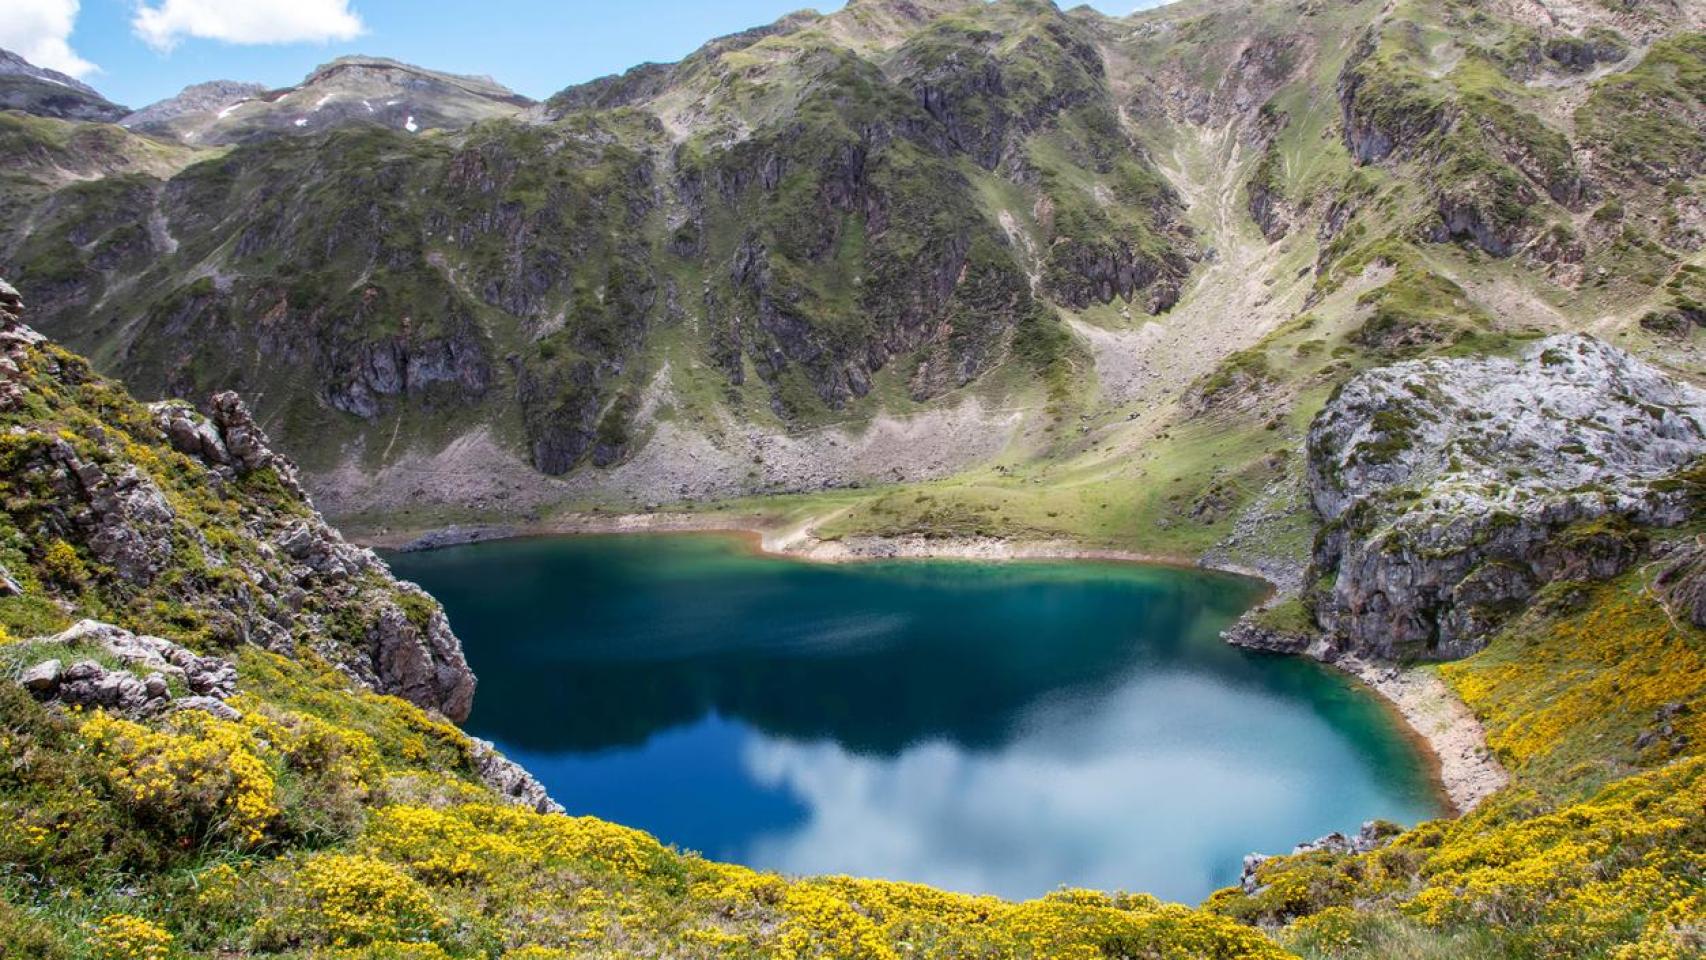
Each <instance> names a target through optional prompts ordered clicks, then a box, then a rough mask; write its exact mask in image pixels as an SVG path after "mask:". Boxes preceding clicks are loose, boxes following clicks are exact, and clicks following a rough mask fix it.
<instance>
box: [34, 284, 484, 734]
mask: <svg viewBox="0 0 1706 960" xmlns="http://www.w3.org/2000/svg"><path fill="white" fill-rule="evenodd" d="M21 313H22V304H21V302H20V300H19V298H18V295H17V293H16V291H14V290H12V288H10V287H9V286H6V285H5V284H4V283H0V410H3V411H6V412H8V413H11V414H13V416H14V418H15V419H14V420H13V421H12V422H13V423H14V425H13V426H11V427H10V428H9V434H8V436H9V440H10V442H11V444H12V446H11V451H12V452H11V455H10V457H9V459H8V461H7V464H6V472H5V474H4V476H3V477H0V479H3V480H4V482H5V483H6V484H8V490H9V491H10V492H11V493H10V498H9V500H8V513H9V518H10V520H11V522H12V523H14V524H15V525H16V526H17V527H18V528H19V529H20V530H21V531H24V532H25V533H26V535H27V536H28V537H30V538H31V540H32V542H35V543H38V544H41V545H43V546H45V545H47V544H51V543H55V542H58V543H59V544H60V546H61V547H62V548H64V549H65V550H66V551H68V552H69V553H71V554H74V555H75V558H76V559H75V560H74V561H67V563H69V564H70V566H69V567H67V570H68V571H69V572H67V573H65V574H63V575H62V576H63V577H66V578H69V579H70V580H71V581H72V585H73V586H75V587H77V588H79V589H81V588H83V587H85V586H88V585H98V586H99V587H100V589H102V590H104V591H109V592H110V594H111V597H112V602H114V603H115V604H117V605H121V606H123V605H131V604H135V603H137V602H140V603H141V605H143V606H147V605H149V604H152V603H154V602H156V601H161V600H166V601H169V602H170V603H171V604H173V605H174V606H176V607H178V608H182V609H184V610H186V611H189V612H190V613H192V614H193V617H194V618H195V620H196V621H198V622H199V624H200V625H201V626H202V627H203V628H204V629H205V631H206V633H207V634H208V635H209V636H210V637H212V638H213V641H212V642H213V643H215V644H225V645H232V644H238V643H250V644H254V645H257V646H261V647H265V648H267V649H269V650H273V651H275V652H278V653H283V654H287V655H288V654H291V653H294V652H295V651H296V649H297V646H298V644H301V643H308V644H311V645H313V646H314V648H315V650H316V652H318V653H319V654H320V655H321V656H323V657H325V658H326V660H327V661H329V662H331V663H333V664H335V665H337V666H338V667H340V668H341V669H343V670H344V671H345V672H347V673H348V674H349V675H351V676H352V677H354V678H356V679H357V680H360V681H362V682H364V683H366V684H368V685H370V686H372V687H373V688H375V689H377V690H380V691H382V692H386V693H393V694H396V695H398V696H401V697H404V698H407V699H409V700H411V701H412V702H414V703H416V704H419V705H421V706H423V707H428V708H432V709H436V710H439V711H440V712H442V713H443V714H444V715H445V716H447V717H449V718H451V719H452V720H456V721H461V720H463V719H465V718H466V717H467V715H468V711H469V708H470V707H471V705H472V702H473V694H474V677H473V674H472V673H471V672H470V671H469V669H468V664H467V661H466V660H465V659H464V658H463V656H462V650H461V645H460V643H459V642H458V641H457V639H456V636H455V634H453V633H452V632H451V631H450V626H449V623H448V622H447V621H446V620H445V618H444V611H443V609H442V608H441V607H439V605H438V604H437V603H436V602H434V601H433V600H432V599H431V598H430V597H428V596H426V595H425V594H424V593H422V592H421V591H420V590H419V589H418V588H416V587H414V586H413V585H411V584H405V583H400V582H398V581H397V580H395V579H394V578H392V576H391V574H390V572H389V571H388V570H387V569H386V568H385V565H384V564H383V563H382V562H381V561H380V560H379V559H378V558H377V557H375V556H374V555H373V553H372V552H371V551H368V550H365V549H362V548H360V547H356V546H354V545H352V544H350V543H348V542H347V541H345V540H344V539H343V537H342V536H340V535H339V534H338V533H337V531H335V530H333V529H332V528H331V527H329V526H327V525H326V523H325V521H324V520H322V519H321V518H320V515H319V514H318V513H316V512H315V510H314V507H313V504H312V503H311V502H309V500H308V498H307V497H306V495H304V494H303V492H302V488H301V486H300V485H299V483H298V482H297V473H296V468H295V467H294V466H293V465H292V464H291V462H290V461H289V460H287V459H286V458H284V457H282V456H280V455H279V454H277V453H275V452H274V451H273V449H272V446H271V444H270V443H269V441H268V439H267V436H266V434H265V433H264V432H263V431H262V430H261V428H260V426H259V425H258V424H257V423H256V422H255V420H254V417H253V416H252V415H251V414H250V413H249V410H248V408H247V407H245V406H244V405H243V402H242V401H241V400H240V399H239V398H238V397H237V395H236V394H234V393H220V394H216V395H214V397H213V398H212V399H211V400H210V402H209V409H210V415H209V416H203V415H202V414H200V413H198V412H196V411H195V410H194V409H192V408H191V407H190V406H189V405H187V404H185V403H182V402H177V401H168V402H164V403H159V404H155V405H154V406H152V407H150V408H142V407H140V406H139V405H136V404H134V402H133V401H130V400H129V399H128V398H123V400H122V402H123V405H124V406H125V408H126V409H127V410H128V413H127V414H126V415H125V416H126V417H127V418H128V419H125V420H124V421H122V423H123V426H122V430H123V431H124V432H123V433H121V432H120V431H119V430H118V429H113V428H108V427H99V428H88V429H84V430H70V429H67V428H66V427H65V423H66V422H68V421H67V419H64V417H66V415H67V414H68V413H69V414H70V415H72V416H73V417H74V418H75V417H80V418H83V419H87V417H88V413H87V410H86V409H84V408H72V409H69V410H68V411H58V410H57V409H56V408H55V406H54V405H55V404H69V403H72V402H73V401H72V400H71V399H70V398H72V397H74V396H84V397H86V398H90V399H86V400H85V403H88V402H100V403H103V404H112V403H115V402H117V401H116V400H115V398H116V397H122V392H120V391H115V390H114V389H113V388H111V386H110V385H107V384H104V383H102V382H101V381H100V380H99V378H97V377H95V376H94V374H92V373H91V372H90V371H89V370H88V367H87V365H86V364H84V363H83V361H81V360H80V359H78V358H76V357H73V356H71V355H69V354H66V353H64V352H63V351H60V350H58V349H57V348H56V347H53V346H52V345H51V344H48V343H46V342H45V341H44V340H43V338H42V337H41V336H40V335H39V334H37V333H35V332H34V331H33V330H31V329H30V328H29V327H27V326H25V325H24V324H23V323H22V322H21V320H20V316H21ZM42 409H45V410H50V411H53V412H50V413H46V414H39V415H38V413H36V411H37V410H42ZM71 422H75V419H73V420H72V421H71ZM177 454H183V455H184V456H183V457H182V458H180V457H178V456H177ZM185 458H187V459H185ZM168 461H169V462H168ZM169 494H170V495H169ZM215 528H218V532H219V533H220V534H221V536H215V535H214V531H215ZM168 571H169V572H170V573H171V575H170V576H167V575H166V574H167V572H168ZM208 571H224V572H227V573H230V574H233V575H228V576H227V575H220V576H210V575H209V574H208ZM97 628H99V629H97ZM76 629H77V630H78V631H79V632H78V633H77V634H76V636H73V637H70V638H68V642H70V641H73V640H75V641H78V642H81V639H82V638H85V637H96V636H97V635H98V639H99V642H100V643H102V644H104V645H106V646H107V647H108V649H109V651H110V652H112V655H113V656H118V657H120V658H121V659H125V658H135V659H139V660H141V659H148V658H152V659H153V660H163V661H164V662H167V663H176V666H178V667H179V668H181V669H184V670H189V669H190V668H189V667H187V666H185V664H184V663H178V662H176V661H174V660H173V659H172V657H174V656H176V654H173V653H172V652H171V651H168V650H164V649H163V648H160V647H159V644H160V643H164V641H157V640H156V638H150V637H136V638H130V639H126V638H125V637H120V636H118V635H117V634H115V633H113V632H112V631H115V630H117V629H118V628H116V627H107V626H104V625H94V626H91V625H87V624H84V625H79V627H78V628H76ZM127 636H128V635H127ZM160 669H161V670H162V671H164V670H165V668H164V667H162V668H160ZM66 673H67V674H71V675H72V676H71V679H70V680H65V679H64V675H62V676H61V680H60V683H61V685H62V686H63V685H65V684H66V683H70V684H72V686H71V687H70V688H69V689H71V690H72V691H73V694H71V695H75V696H85V695H86V696H87V697H93V698H95V700H94V701H92V702H100V703H103V704H104V703H108V702H109V701H111V703H112V705H114V706H123V707H125V708H126V709H129V708H131V707H133V706H134V707H138V708H140V705H141V704H143V703H147V702H150V701H151V700H152V699H154V698H155V697H156V696H157V692H156V693H150V692H149V691H147V690H146V689H143V688H139V687H137V686H136V684H135V683H132V682H131V680H134V679H135V678H131V680H127V679H125V677H121V676H113V677H108V676H107V675H106V674H105V673H102V672H100V671H91V670H89V669H87V668H84V667H81V666H80V665H79V664H73V665H72V666H71V667H69V668H66ZM36 680H37V681H38V682H42V683H46V682H47V679H46V677H45V676H43V677H38V678H36ZM138 682H140V681H138ZM192 689H194V684H192ZM78 691H81V692H78ZM139 691H141V692H139ZM195 692H196V693H197V694H198V695H201V694H202V693H203V691H200V690H196V691H195ZM143 694H147V696H143ZM138 697H141V698H142V699H141V700H138V699H137V698H138ZM114 698H117V699H114ZM133 701H134V702H133Z"/></svg>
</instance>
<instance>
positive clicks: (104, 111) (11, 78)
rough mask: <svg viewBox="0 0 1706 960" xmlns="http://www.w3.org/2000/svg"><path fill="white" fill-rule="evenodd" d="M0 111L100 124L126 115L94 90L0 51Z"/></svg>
mask: <svg viewBox="0 0 1706 960" xmlns="http://www.w3.org/2000/svg"><path fill="white" fill-rule="evenodd" d="M0 110H22V111H23V112H25V113H33V114H36V115H37V116H42V117H57V118H59V119H62V120H95V121H100V122H112V121H115V120H117V119H119V118H120V117H122V116H124V115H125V114H126V113H128V112H129V111H128V110H127V109H126V108H125V107H121V106H119V105H118V104H116V103H113V102H112V101H111V100H108V99H107V98H106V97H103V96H101V94H100V92H99V91H97V90H96V89H95V88H94V87H91V86H89V85H88V84H86V83H83V82H82V81H80V80H77V79H76V78H74V77H70V76H67V75H66V74H63V73H60V72H59V71H58V70H49V69H47V68H46V67H38V66H36V65H35V64H33V63H31V62H29V61H28V60H25V59H24V58H23V57H21V56H19V55H18V54H16V53H13V52H12V51H10V50H5V49H0Z"/></svg>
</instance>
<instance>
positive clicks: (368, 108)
mask: <svg viewBox="0 0 1706 960" xmlns="http://www.w3.org/2000/svg"><path fill="white" fill-rule="evenodd" d="M361 105H362V106H364V107H366V108H367V112H368V113H372V112H373V104H371V103H368V102H367V101H366V100H363V101H361Z"/></svg>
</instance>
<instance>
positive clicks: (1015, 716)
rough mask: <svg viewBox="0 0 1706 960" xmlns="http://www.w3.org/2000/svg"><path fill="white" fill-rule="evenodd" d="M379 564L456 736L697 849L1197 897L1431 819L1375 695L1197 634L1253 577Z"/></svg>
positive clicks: (788, 565) (1434, 803) (920, 875)
mask: <svg viewBox="0 0 1706 960" xmlns="http://www.w3.org/2000/svg"><path fill="white" fill-rule="evenodd" d="M387 559H388V560H390V562H391V564H392V566H393V568H394V569H395V570H396V572H397V574H398V575H399V576H402V577H405V578H407V579H411V580H415V581H417V582H419V583H420V584H421V585H422V586H424V587H425V588H426V589H427V590H429V591H431V592H432V593H433V594H434V595H435V596H437V597H438V598H439V599H440V600H441V601H442V602H443V603H444V605H445V608H446V610H447V611H448V613H449V616H450V620H451V624H452V625H453V626H454V627H455V629H456V631H457V633H458V634H459V635H460V636H461V638H462V641H463V644H464V646H465V648H466V651H467V655H468V659H469V661H470V663H471V664H472V666H473V668H474V670H475V672H476V673H477V674H478V676H479V679H480V685H479V692H478V695H477V697H476V699H475V707H474V714H473V716H472V717H471V718H470V719H469V722H468V724H467V727H468V729H469V730H470V732H472V733H474V734H477V735H479V736H484V737H487V738H490V739H492V740H494V741H495V742H496V743H497V744H498V745H499V747H500V748H501V749H503V750H504V751H505V752H506V753H508V754H509V755H510V756H511V757H513V758H515V759H516V760H518V761H520V762H521V763H523V764H524V765H525V766H527V768H528V769H529V770H531V771H533V773H534V774H536V775H537V776H538V777H539V778H540V779H541V780H542V781H543V782H544V783H545V785H546V787H547V788H549V789H550V791H551V793H552V795H553V796H554V797H556V799H557V800H558V801H560V802H561V803H562V804H563V805H564V806H565V807H567V808H568V810H569V812H570V813H574V814H591V815H595V816H599V817H603V818H605V819H609V820H612V821H615V822H618V823H622V824H626V825H629V826H633V827H637V828H640V829H643V830H646V831H648V832H650V833H653V834H655V835H656V836H658V837H659V838H660V839H662V840H664V841H665V842H668V843H674V844H676V845H678V846H680V847H682V848H684V849H693V850H698V851H700V852H702V853H704V854H705V855H706V856H708V857H711V858H714V859H718V860H728V861H734V862H739V863H745V864H748V865H751V866H754V867H759V868H764V869H774V870H780V871H783V872H788V873H807V874H818V873H847V874H854V875H860V876H874V877H884V878H888V879H895V880H911V881H918V882H923V883H930V884H934V885H938V886H942V887H946V888H949V889H954V890H961V891H967V892H978V893H994V894H999V895H1002V896H1010V897H1031V896H1037V895H1040V894H1042V893H1046V892H1048V891H1049V890H1052V889H1055V888H1057V887H1059V886H1061V885H1067V886H1075V887H1094V888H1101V889H1124V890H1141V891H1146V892H1150V893H1155V894H1157V895H1159V896H1162V897H1164V898H1168V899H1177V900H1185V901H1196V900H1199V899H1201V898H1202V897H1203V896H1205V895H1207V894H1208V893H1209V892H1211V891H1212V890H1214V889H1216V888H1218V887H1221V886H1225V885H1227V884H1230V883H1233V882H1235V881H1236V879H1237V876H1238V871H1239V867H1240V862H1241V860H1242V857H1243V855H1244V854H1246V853H1249V852H1252V851H1258V850H1259V851H1266V852H1284V851H1286V850H1289V849H1290V848H1291V846H1292V845H1293V844H1295V843H1297V842H1299V841H1301V840H1306V839H1310V838H1313V837H1316V836H1319V835H1321V834H1324V833H1327V832H1329V831H1331V830H1346V831H1350V830H1355V829H1356V827H1357V826H1358V825H1359V824H1360V823H1361V822H1362V821H1363V820H1367V819H1372V818H1375V817H1384V818H1387V819H1392V820H1396V821H1399V822H1401V823H1405V824H1409V823H1413V822H1415V821H1417V820H1420V819H1424V818H1426V817H1430V816H1435V815H1439V814H1441V813H1443V812H1444V810H1443V808H1442V806H1441V803H1440V799H1439V797H1438V794H1437V792H1436V789H1435V786H1434V784H1433V783H1432V781H1431V780H1430V777H1429V773H1428V766H1427V761H1426V758H1425V757H1424V756H1423V755H1422V754H1421V753H1420V751H1419V750H1418V748H1417V746H1416V744H1415V743H1414V742H1413V741H1412V740H1411V739H1410V738H1409V737H1408V736H1407V735H1406V731H1405V729H1404V728H1403V727H1402V726H1401V725H1400V724H1399V723H1398V721H1397V720H1396V719H1395V718H1394V716H1393V715H1392V714H1391V712H1390V711H1388V710H1386V709H1385V708H1384V707H1383V705H1382V704H1381V703H1380V702H1379V701H1378V700H1376V699H1375V697H1374V696H1373V695H1372V694H1370V693H1369V692H1367V691H1366V690H1363V689H1362V688H1360V687H1358V686H1356V685H1355V684H1354V683H1353V682H1352V681H1350V680H1349V679H1348V678H1345V677H1343V676H1341V675H1338V674H1336V673H1333V672H1331V671H1328V670H1326V669H1324V668H1322V667H1320V666H1319V665H1316V664H1313V663H1309V662H1305V661H1302V660H1297V659H1290V658H1282V657H1271V656H1264V655H1260V654H1253V653H1248V652H1245V651H1240V650H1236V649H1233V648H1231V647H1228V646H1226V645H1225V644H1224V643H1222V642H1221V641H1220V640H1219V636H1218V635H1219V632H1220V630H1222V629H1224V628H1225V627H1226V626H1227V625H1228V624H1230V623H1231V622H1232V620H1233V619H1235V618H1236V617H1237V616H1238V614H1239V613H1241V612H1242V611H1244V610H1245V609H1247V608H1248V607H1249V606H1250V605H1251V604H1253V603H1255V602H1257V601H1258V600H1259V599H1260V597H1261V595H1262V588H1261V586H1260V585H1259V584H1257V583H1256V582H1254V581H1251V580H1247V579H1243V578H1239V577H1233V576H1228V575H1223V574H1215V573H1209V572H1204V571H1197V570H1188V569H1175V568H1169V567H1150V566H1140V565H1135V564H1115V563H1079V562H1053V561H1051V562H1012V563H1001V564H978V563H967V562H953V561H902V562H872V563H859V564H842V565H819V564H808V563H801V562H798V561H791V560H785V559H779V558H774V557H768V556H762V555H758V554H756V553H754V552H753V551H752V550H751V549H750V547H749V545H748V544H746V543H745V542H743V541H741V540H740V539H738V538H735V537H730V536H720V535H709V534H698V535H680V536H586V537H557V538H534V539H520V540H506V541H495V542H489V543H480V544H472V545H467V546H460V547H451V548H446V549H443V550H435V551H428V552H423V553H410V554H396V555H391V556H388V558H387Z"/></svg>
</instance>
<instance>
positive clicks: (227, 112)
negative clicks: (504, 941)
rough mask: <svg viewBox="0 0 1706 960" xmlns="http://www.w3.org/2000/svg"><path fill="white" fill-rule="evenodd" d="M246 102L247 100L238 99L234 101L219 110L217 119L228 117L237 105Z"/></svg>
mask: <svg viewBox="0 0 1706 960" xmlns="http://www.w3.org/2000/svg"><path fill="white" fill-rule="evenodd" d="M248 102H249V101H247V100H239V101H237V102H236V103H233V104H232V105H230V106H229V107H226V108H225V109H223V110H221V111H219V114H218V117H217V119H220V120H224V119H225V118H226V117H229V116H230V115H231V114H232V113H234V112H235V111H236V110H237V108H238V107H240V106H242V105H243V104H245V103H248Z"/></svg>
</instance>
